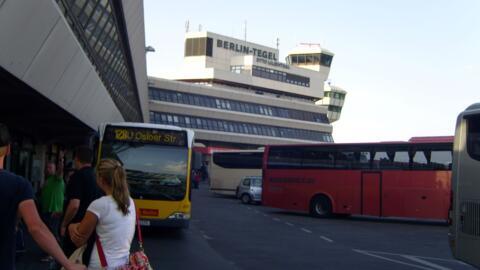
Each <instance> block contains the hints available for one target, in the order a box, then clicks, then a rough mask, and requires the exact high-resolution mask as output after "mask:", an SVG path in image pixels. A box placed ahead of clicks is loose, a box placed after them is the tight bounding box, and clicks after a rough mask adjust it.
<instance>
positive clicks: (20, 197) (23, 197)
mask: <svg viewBox="0 0 480 270" xmlns="http://www.w3.org/2000/svg"><path fill="white" fill-rule="evenodd" d="M9 153H10V135H9V133H8V129H7V127H6V126H5V125H3V124H1V123H0V217H1V219H2V222H0V268H1V269H2V270H3V269H6V270H14V269H15V244H16V241H15V225H16V224H17V222H18V218H19V217H20V218H22V219H23V221H24V222H25V225H26V226H27V228H28V231H29V232H30V234H31V235H32V238H33V239H34V240H35V242H37V244H38V245H39V246H40V248H42V249H43V250H44V251H45V252H47V253H48V254H50V255H52V256H53V257H54V258H55V259H56V260H57V261H58V262H59V263H60V264H61V265H62V266H64V267H65V269H85V267H84V266H81V265H74V264H72V263H71V262H69V261H68V259H67V257H66V256H65V254H63V252H62V250H61V249H60V246H59V245H58V243H57V241H56V239H55V237H54V236H53V235H52V233H51V232H50V230H49V229H48V228H47V226H46V225H45V224H44V223H43V222H42V220H41V219H40V216H39V215H38V212H37V207H36V206H35V202H34V201H33V191H32V186H31V185H30V183H29V182H28V181H27V180H25V179H24V178H23V177H20V176H17V175H15V174H13V173H10V172H7V171H5V170H4V169H3V163H4V160H5V157H6V156H7V155H8V154H9Z"/></svg>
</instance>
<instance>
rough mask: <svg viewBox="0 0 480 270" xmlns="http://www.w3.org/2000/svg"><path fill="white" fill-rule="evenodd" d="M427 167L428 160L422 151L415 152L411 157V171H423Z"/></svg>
mask: <svg viewBox="0 0 480 270" xmlns="http://www.w3.org/2000/svg"><path fill="white" fill-rule="evenodd" d="M427 167H428V160H427V157H426V156H425V152H424V151H416V152H415V154H414V155H413V162H412V169H425V168H427Z"/></svg>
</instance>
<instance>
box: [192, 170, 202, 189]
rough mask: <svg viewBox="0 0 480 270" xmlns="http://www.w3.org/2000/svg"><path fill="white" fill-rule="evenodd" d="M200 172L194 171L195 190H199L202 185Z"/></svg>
mask: <svg viewBox="0 0 480 270" xmlns="http://www.w3.org/2000/svg"><path fill="white" fill-rule="evenodd" d="M200 177H201V176H200V171H198V170H193V188H194V189H198V186H199V184H200Z"/></svg>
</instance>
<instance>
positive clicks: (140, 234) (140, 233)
mask: <svg viewBox="0 0 480 270" xmlns="http://www.w3.org/2000/svg"><path fill="white" fill-rule="evenodd" d="M133 205H134V206H135V203H133ZM134 208H135V219H136V223H137V234H138V245H139V246H140V250H142V251H143V237H142V229H141V227H140V215H139V214H138V211H137V207H134Z"/></svg>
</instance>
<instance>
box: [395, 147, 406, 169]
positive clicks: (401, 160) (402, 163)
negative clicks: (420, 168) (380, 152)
mask: <svg viewBox="0 0 480 270" xmlns="http://www.w3.org/2000/svg"><path fill="white" fill-rule="evenodd" d="M393 167H394V169H397V170H408V169H409V168H410V156H409V155H408V152H407V151H397V152H395V156H394V158H393Z"/></svg>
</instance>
